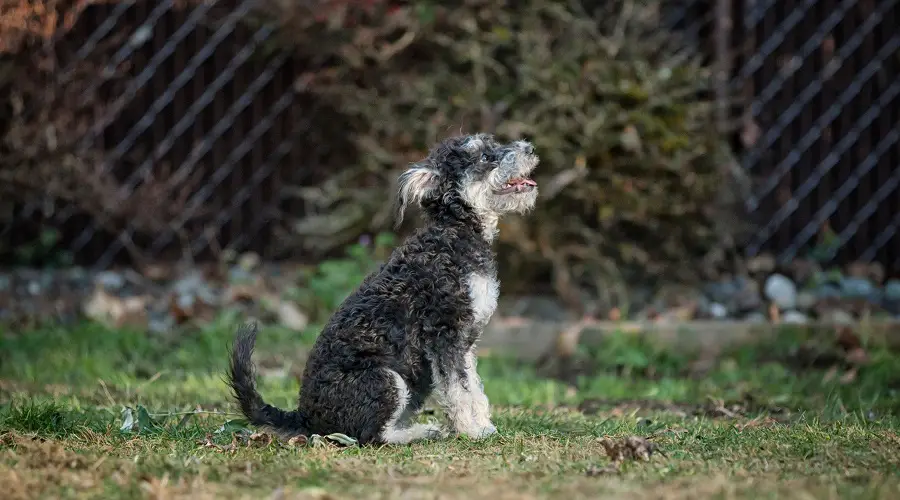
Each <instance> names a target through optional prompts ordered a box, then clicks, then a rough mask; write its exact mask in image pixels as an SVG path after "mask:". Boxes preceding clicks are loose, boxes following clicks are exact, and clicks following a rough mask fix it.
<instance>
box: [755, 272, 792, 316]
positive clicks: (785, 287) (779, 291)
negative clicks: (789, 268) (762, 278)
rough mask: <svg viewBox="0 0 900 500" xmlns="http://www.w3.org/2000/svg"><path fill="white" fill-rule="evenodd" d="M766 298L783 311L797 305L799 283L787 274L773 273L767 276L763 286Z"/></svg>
mask: <svg viewBox="0 0 900 500" xmlns="http://www.w3.org/2000/svg"><path fill="white" fill-rule="evenodd" d="M763 291H764V293H765V295H766V298H767V299H769V300H770V301H772V302H773V303H774V304H775V305H776V306H778V308H779V309H781V310H782V311H785V310H790V309H794V308H795V307H797V285H795V284H794V282H793V281H791V280H790V278H788V277H787V276H784V275H781V274H773V275H771V276H769V277H768V278H766V284H765V286H764V287H763Z"/></svg>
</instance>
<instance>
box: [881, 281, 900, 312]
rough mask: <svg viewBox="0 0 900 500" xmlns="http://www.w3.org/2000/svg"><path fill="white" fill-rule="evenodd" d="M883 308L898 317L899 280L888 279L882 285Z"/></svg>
mask: <svg viewBox="0 0 900 500" xmlns="http://www.w3.org/2000/svg"><path fill="white" fill-rule="evenodd" d="M883 293H884V308H885V309H886V310H887V311H888V312H890V313H891V314H894V315H897V316H898V317H900V280H898V279H890V280H888V281H887V283H885V284H884V291H883Z"/></svg>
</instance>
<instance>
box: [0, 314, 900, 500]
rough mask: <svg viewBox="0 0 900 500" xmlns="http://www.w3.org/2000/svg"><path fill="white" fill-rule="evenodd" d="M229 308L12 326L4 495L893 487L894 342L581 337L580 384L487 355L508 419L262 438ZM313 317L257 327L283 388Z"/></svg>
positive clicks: (2, 361)
mask: <svg viewBox="0 0 900 500" xmlns="http://www.w3.org/2000/svg"><path fill="white" fill-rule="evenodd" d="M234 324H236V319H235V318H227V317H226V318H223V319H222V320H221V321H219V322H217V323H215V324H212V325H210V326H209V327H206V328H203V329H200V330H196V331H191V332H183V333H182V334H180V336H172V337H154V336H148V335H146V334H142V333H138V332H134V331H127V330H109V329H106V328H103V327H100V326H97V325H91V324H85V325H82V326H79V327H77V328H67V329H62V328H57V327H52V326H48V327H43V328H38V329H35V330H31V331H27V332H10V331H5V332H2V331H0V484H3V485H4V490H5V493H6V495H5V497H6V498H36V497H53V498H60V497H62V498H68V497H73V498H74V497H78V498H81V497H102V498H144V497H148V498H181V497H185V498H187V497H199V498H259V497H270V496H272V497H279V498H282V497H284V498H327V497H333V498H358V497H363V498H395V497H404V498H426V497H427V498H435V497H440V498H469V499H471V498H484V497H491V498H497V499H499V498H539V497H546V498H596V497H604V496H606V497H614V498H632V497H634V498H646V497H650V498H688V497H690V498H697V497H701V498H760V497H763V498H898V497H900V452H898V451H897V450H898V449H900V437H898V435H900V415H898V414H900V357H898V356H897V355H896V354H892V353H890V352H887V351H884V350H879V349H876V348H870V349H869V352H868V354H869V357H870V363H869V364H868V365H866V366H864V367H863V368H862V369H860V371H859V372H858V373H857V374H856V376H855V377H854V378H853V379H845V380H844V381H842V380H841V374H842V373H843V372H838V373H836V374H834V373H829V370H828V368H827V367H823V368H822V369H812V368H809V367H798V366H795V365H794V364H792V363H791V362H790V361H789V360H782V361H772V360H771V354H772V352H773V351H774V352H776V353H777V352H786V351H787V349H788V348H789V346H791V345H792V340H791V339H789V338H786V339H785V340H784V345H778V346H768V347H767V348H765V349H763V348H761V347H748V348H746V349H743V350H741V351H738V352H734V353H730V355H728V356H724V357H722V358H721V359H719V360H718V361H717V362H716V363H714V365H713V367H712V368H711V369H710V370H709V371H708V372H706V373H705V374H704V375H703V376H702V377H700V376H696V375H695V374H692V373H691V371H690V369H689V367H690V366H691V365H690V362H691V360H690V359H687V358H682V357H679V356H678V355H676V354H674V353H670V352H666V351H663V350H660V349H658V348H655V347H653V346H652V345H649V344H646V343H643V342H639V341H636V340H634V339H632V338H629V337H621V338H619V337H614V338H612V339H610V341H609V342H607V343H606V344H605V345H604V346H602V347H601V348H599V349H597V350H595V351H594V352H589V353H585V354H584V355H585V356H586V358H587V359H589V360H591V361H592V362H591V370H590V372H589V373H586V374H582V375H581V376H580V377H578V379H577V380H576V381H575V382H574V383H563V382H560V381H557V380H553V379H548V378H544V377H542V376H540V375H539V371H538V370H536V369H535V367H532V366H528V365H523V364H521V363H517V362H514V361H510V360H509V359H504V358H502V357H493V356H492V357H488V358H485V359H484V360H483V361H482V362H481V364H480V367H479V370H480V371H481V373H482V375H483V378H484V379H485V390H486V392H487V393H488V396H489V397H490V399H491V402H492V404H493V405H494V413H495V418H494V419H495V423H496V424H497V427H498V429H499V431H500V432H499V433H498V435H496V436H494V437H492V438H490V439H488V440H485V441H482V442H472V441H469V440H467V439H464V438H457V439H450V440H446V441H439V442H430V443H420V444H414V445H412V446H404V447H364V448H360V447H352V446H351V447H341V446H337V445H332V444H329V443H328V442H327V441H317V442H316V443H315V444H309V443H308V444H305V445H300V444H289V443H283V442H269V441H268V440H266V439H259V438H258V436H254V437H253V438H252V439H251V438H250V435H251V431H250V430H248V429H246V428H245V427H244V425H243V422H242V421H241V420H240V417H239V416H238V415H235V414H234V412H235V409H234V407H233V406H232V405H231V404H230V401H229V396H228V393H227V390H226V386H225V384H224V383H223V381H222V377H223V374H224V367H225V361H226V352H227V346H228V343H229V341H230V340H231V335H232V332H233V326H234ZM314 335H315V332H314V331H310V332H308V333H306V334H303V335H298V334H295V333H291V332H288V331H285V330H280V329H277V328H268V329H265V330H264V331H263V332H262V333H261V335H260V340H259V346H258V356H257V361H258V363H259V365H260V368H261V370H260V371H261V376H262V378H261V389H262V391H263V393H264V395H265V397H266V399H267V400H269V401H270V402H272V403H273V404H277V405H279V406H282V407H288V406H292V405H293V403H294V401H295V400H296V392H297V390H298V389H299V387H298V383H297V381H296V374H297V373H299V371H300V369H301V368H302V363H303V354H304V352H305V350H306V348H308V346H309V345H310V343H311V341H312V339H313V337H314ZM794 344H796V343H795V342H794ZM123 408H128V409H129V410H127V413H130V420H131V422H130V424H131V425H124V426H123V424H124V423H125V418H124V416H125V415H124V413H123ZM423 418H436V416H431V415H426V416H424V417H423ZM631 435H636V436H642V437H646V438H649V439H651V440H652V442H653V443H655V444H656V445H657V446H658V447H659V453H657V454H654V455H653V456H652V457H651V458H650V460H649V461H624V462H622V463H620V464H618V465H617V466H616V467H610V459H609V457H608V456H607V455H606V452H605V448H604V446H603V443H602V442H601V440H600V438H603V437H609V438H611V439H613V440H616V439H620V438H624V437H627V436H631Z"/></svg>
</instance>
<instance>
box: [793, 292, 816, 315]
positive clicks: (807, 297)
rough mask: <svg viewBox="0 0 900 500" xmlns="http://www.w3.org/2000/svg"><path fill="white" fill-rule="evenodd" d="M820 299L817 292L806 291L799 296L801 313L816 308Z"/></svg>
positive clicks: (798, 305) (798, 303)
mask: <svg viewBox="0 0 900 500" xmlns="http://www.w3.org/2000/svg"><path fill="white" fill-rule="evenodd" d="M818 301H819V298H818V297H817V296H816V294H815V292H810V291H807V290H804V291H802V292H800V293H798V294H797V309H798V310H799V311H810V310H812V309H813V308H815V307H816V302H818Z"/></svg>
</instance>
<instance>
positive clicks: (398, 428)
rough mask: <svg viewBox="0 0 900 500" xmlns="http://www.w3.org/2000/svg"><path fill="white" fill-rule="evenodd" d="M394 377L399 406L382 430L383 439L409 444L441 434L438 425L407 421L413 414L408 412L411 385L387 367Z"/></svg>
mask: <svg viewBox="0 0 900 500" xmlns="http://www.w3.org/2000/svg"><path fill="white" fill-rule="evenodd" d="M385 371H387V372H388V373H389V374H390V375H391V377H392V378H393V379H394V388H395V389H396V391H397V408H396V409H395V410H394V413H393V414H392V415H391V418H390V419H389V420H388V421H387V423H386V424H385V425H384V429H383V430H382V431H381V440H382V441H384V442H385V443H390V444H408V443H411V442H413V441H419V440H423V439H432V438H437V437H440V436H441V429H440V427H438V426H436V425H429V424H411V423H410V422H408V421H405V420H406V418H409V417H410V416H411V414H410V413H409V412H407V411H406V410H407V407H408V406H409V387H408V386H407V385H406V382H405V381H404V380H403V377H401V376H400V374H399V373H397V372H395V371H394V370H391V369H387V368H385Z"/></svg>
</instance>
